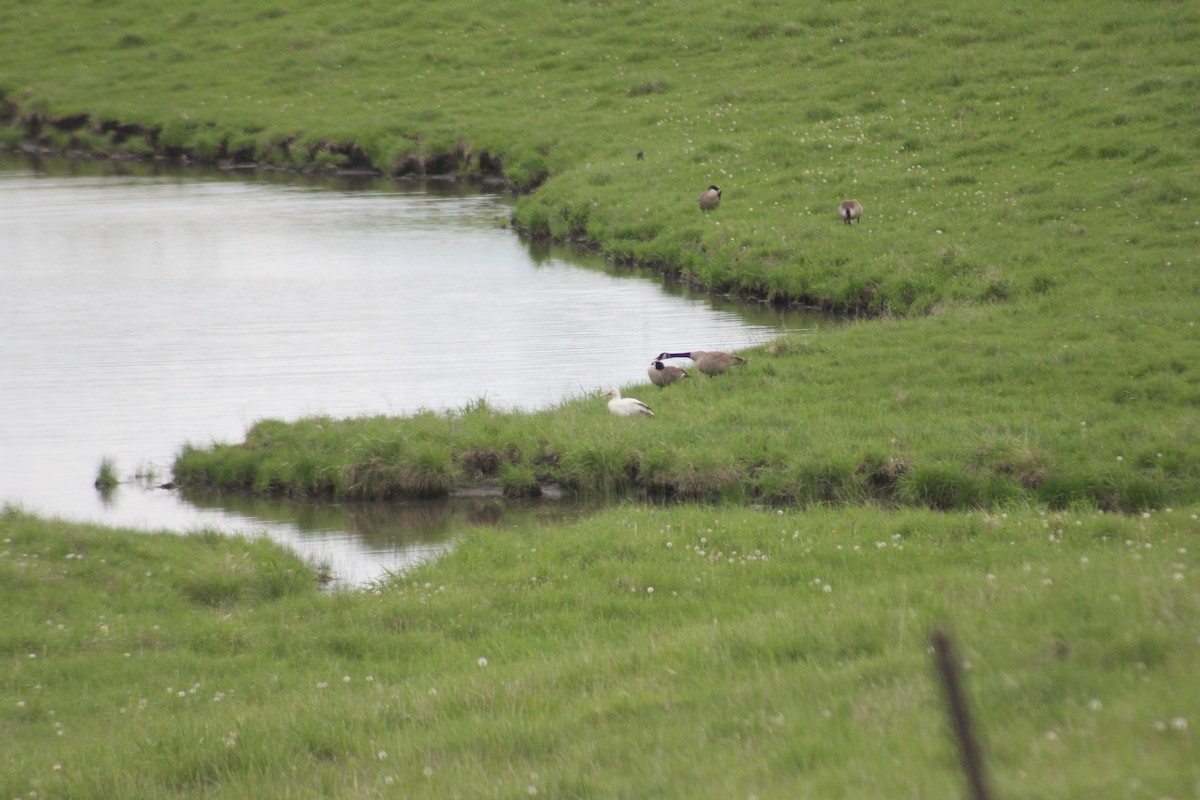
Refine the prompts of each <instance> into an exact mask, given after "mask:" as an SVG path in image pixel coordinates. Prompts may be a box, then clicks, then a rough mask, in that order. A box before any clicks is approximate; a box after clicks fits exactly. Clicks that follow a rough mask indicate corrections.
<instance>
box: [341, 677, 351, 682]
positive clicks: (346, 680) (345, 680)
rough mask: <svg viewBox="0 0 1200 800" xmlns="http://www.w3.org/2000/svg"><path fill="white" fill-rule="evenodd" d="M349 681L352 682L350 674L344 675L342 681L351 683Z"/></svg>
mask: <svg viewBox="0 0 1200 800" xmlns="http://www.w3.org/2000/svg"><path fill="white" fill-rule="evenodd" d="M349 682H350V676H349V675H343V676H342V683H349Z"/></svg>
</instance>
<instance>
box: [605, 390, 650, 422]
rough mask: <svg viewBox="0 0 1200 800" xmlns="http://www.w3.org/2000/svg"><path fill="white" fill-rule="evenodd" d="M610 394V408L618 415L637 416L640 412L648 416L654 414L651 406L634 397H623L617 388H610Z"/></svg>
mask: <svg viewBox="0 0 1200 800" xmlns="http://www.w3.org/2000/svg"><path fill="white" fill-rule="evenodd" d="M608 396H609V397H611V398H612V399H611V400H609V401H608V410H609V411H611V412H612V413H614V414H616V415H617V416H618V417H636V416H638V415H639V414H645V415H646V416H648V417H653V416H654V412H653V411H651V410H650V406H648V405H646V404H645V403H643V402H642V401H641V400H635V399H634V398H632V397H621V392H620V391H619V390H617V389H609V390H608Z"/></svg>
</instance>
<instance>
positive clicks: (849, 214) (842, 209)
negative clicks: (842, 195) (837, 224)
mask: <svg viewBox="0 0 1200 800" xmlns="http://www.w3.org/2000/svg"><path fill="white" fill-rule="evenodd" d="M862 212H863V207H862V203H860V202H858V201H857V200H843V201H842V202H841V204H840V205H838V216H839V217H841V218H842V219H844V220H845V221H846V224H847V225H853V224H854V220H856V219H858V220H861V219H862Z"/></svg>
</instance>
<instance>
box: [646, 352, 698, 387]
mask: <svg viewBox="0 0 1200 800" xmlns="http://www.w3.org/2000/svg"><path fill="white" fill-rule="evenodd" d="M646 374H647V375H649V376H650V382H651V383H653V384H654V385H655V386H668V385H670V384H672V383H674V382H675V381H679V380H683V379H684V378H690V377H691V376H690V375H688V374H687V373H686V372H684V371H683V370H681V369H680V368H679V367H674V366H671V365H670V364H664V363H663V362H661V361H659V360H658V359H654V360H653V361H651V362H650V366H649V367H647V368H646Z"/></svg>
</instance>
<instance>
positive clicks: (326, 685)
mask: <svg viewBox="0 0 1200 800" xmlns="http://www.w3.org/2000/svg"><path fill="white" fill-rule="evenodd" d="M317 688H318V689H328V688H329V681H317Z"/></svg>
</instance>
